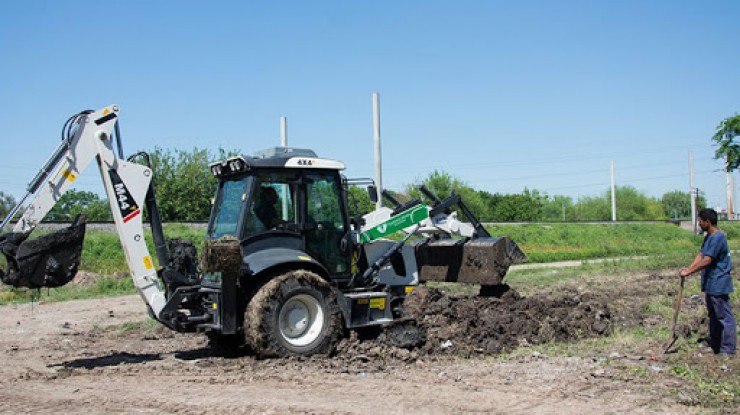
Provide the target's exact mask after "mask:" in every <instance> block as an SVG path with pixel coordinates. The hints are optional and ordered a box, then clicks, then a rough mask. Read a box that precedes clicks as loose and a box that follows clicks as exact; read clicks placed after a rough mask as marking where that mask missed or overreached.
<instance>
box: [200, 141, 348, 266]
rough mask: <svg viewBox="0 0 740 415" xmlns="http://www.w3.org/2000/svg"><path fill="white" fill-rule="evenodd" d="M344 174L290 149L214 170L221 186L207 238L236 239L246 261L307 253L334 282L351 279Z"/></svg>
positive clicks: (234, 160) (236, 159)
mask: <svg viewBox="0 0 740 415" xmlns="http://www.w3.org/2000/svg"><path fill="white" fill-rule="evenodd" d="M342 169H344V164H343V163H341V162H338V161H334V160H328V159H321V158H319V157H318V156H317V155H316V153H314V152H313V151H311V150H305V149H295V148H285V147H277V148H273V149H269V150H265V151H262V152H259V153H257V154H255V155H254V156H253V157H244V156H237V157H232V158H229V159H226V160H223V161H221V162H218V163H214V164H212V165H211V172H212V173H213V175H214V176H216V177H218V178H219V180H220V183H219V188H218V192H217V194H216V198H215V200H214V205H213V211H212V214H211V220H210V223H209V225H208V231H207V237H208V238H209V239H217V238H222V237H225V236H232V237H235V238H237V239H239V240H240V241H242V242H241V245H242V251H243V252H244V255H245V256H247V255H249V253H251V252H253V253H258V252H263V251H264V250H265V249H268V248H278V249H291V250H293V251H294V252H305V253H307V254H308V255H310V257H311V259H313V260H315V261H316V262H317V263H318V264H321V266H322V267H323V268H324V269H325V270H326V271H327V272H328V273H329V274H330V275H332V276H333V277H341V276H347V277H348V276H349V272H350V260H351V255H348V252H349V251H348V250H349V249H350V247H349V243H348V241H349V240H350V239H349V232H350V227H349V219H348V217H347V209H346V206H344V203H345V202H344V200H345V198H344V197H343V187H342V177H341V175H340V171H341V170H342ZM280 252H284V251H280ZM278 253H279V252H278V251H273V252H272V254H273V255H274V254H278Z"/></svg>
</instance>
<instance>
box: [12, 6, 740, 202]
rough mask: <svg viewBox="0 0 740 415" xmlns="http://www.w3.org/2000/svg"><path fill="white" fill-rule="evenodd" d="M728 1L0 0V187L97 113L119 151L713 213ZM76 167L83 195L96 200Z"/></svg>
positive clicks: (724, 107)
mask: <svg viewBox="0 0 740 415" xmlns="http://www.w3.org/2000/svg"><path fill="white" fill-rule="evenodd" d="M737 16H740V2H737V1H704V2H695V1H620V2H613V1H609V2H607V1H567V0H564V1H552V2H550V1H548V2H544V1H543V2H539V1H518V2H496V1H462V2H443V1H404V2H396V1H373V2H370V1H365V2H360V1H344V2H340V1H336V2H327V1H310V2H307V1H295V2H282V1H274V2H247V1H242V2H218V1H213V2H196V1H177V2H175V1H159V2H153V1H124V2H107V3H106V2H76V1H64V2H61V1H24V2H10V1H3V2H2V3H0V56H1V57H2V58H0V61H1V62H2V64H1V65H0V137H2V138H0V140H1V141H0V142H2V144H3V156H4V157H3V163H0V190H2V191H3V192H6V193H10V194H12V195H14V196H16V197H20V196H22V194H23V193H24V189H25V185H26V183H27V182H28V181H29V180H30V179H31V178H32V177H33V175H34V174H35V173H36V171H37V170H38V168H39V167H40V166H41V165H42V164H43V162H44V161H45V160H46V158H47V157H48V156H49V154H50V153H51V152H52V150H53V149H54V148H55V147H56V145H57V144H58V141H59V137H60V130H61V127H62V124H63V123H64V121H65V120H66V119H67V118H68V117H69V116H70V115H72V114H73V113H76V112H78V111H81V110H83V109H88V108H90V109H96V108H100V107H102V106H105V105H108V104H111V103H117V104H119V105H120V106H121V111H122V114H121V129H122V135H123V139H124V149H125V151H126V153H127V154H130V153H133V152H134V151H137V150H151V149H153V148H154V146H159V147H162V148H181V149H187V150H189V149H192V148H195V147H198V148H208V149H212V150H216V149H218V148H219V147H221V148H225V149H229V150H231V149H233V150H239V151H241V152H243V153H246V154H251V153H253V152H254V151H256V150H260V149H263V148H267V147H270V146H274V145H277V144H278V143H279V137H280V130H279V119H280V117H281V116H287V118H288V139H289V144H290V145H291V146H295V147H306V148H312V149H314V150H315V151H316V152H317V153H319V154H320V155H322V156H324V157H328V158H334V159H338V160H342V161H344V162H345V163H346V164H347V166H348V169H347V171H346V174H347V175H348V176H350V177H371V176H373V166H374V164H373V140H372V137H373V134H372V93H373V92H374V91H378V92H379V93H380V100H381V122H382V126H381V131H382V139H383V142H382V149H383V157H384V158H383V167H384V176H383V181H384V185H385V187H388V188H391V189H396V190H400V189H402V188H403V187H405V186H406V185H408V184H412V183H415V182H418V181H420V180H421V179H422V178H424V177H426V176H427V175H428V174H429V173H430V172H431V171H433V170H435V169H439V170H443V171H446V172H448V173H450V174H452V175H454V176H455V177H457V178H460V179H461V180H463V181H465V182H467V183H468V184H469V185H471V186H473V187H475V188H477V189H482V190H487V191H489V192H492V193H493V192H502V193H518V192H521V191H522V190H523V189H524V188H525V187H526V188H529V189H538V190H540V191H543V192H546V193H547V194H549V195H567V196H572V197H574V198H576V199H577V198H578V197H582V196H595V195H599V194H602V193H603V192H605V191H606V190H607V189H608V187H609V183H610V174H609V163H610V160H614V163H615V170H616V181H617V184H618V185H630V186H634V187H636V188H637V189H639V190H641V191H643V192H645V193H647V194H649V195H651V196H657V197H659V196H661V195H662V194H663V193H665V192H668V191H671V190H687V189H688V187H689V176H688V162H687V159H688V153H689V151H691V152H692V153H693V156H694V169H695V182H696V185H697V186H698V187H699V188H700V189H702V190H703V191H704V192H705V194H706V196H707V198H708V199H709V202H710V205H712V206H724V205H725V203H726V202H725V200H726V198H725V177H724V174H723V173H722V172H721V170H722V163H721V162H720V161H717V160H714V159H713V154H714V147H713V146H712V143H711V140H710V137H711V136H712V134H713V133H714V131H715V127H716V126H717V124H718V122H719V121H720V120H721V119H723V118H725V117H727V116H732V115H734V114H736V113H738V112H740V76H738V73H739V72H738V69H739V68H740V65H739V63H740V54H738V53H737V51H738V46H737V41H738V39H740V25H738V24H737ZM98 180H99V179H98V176H97V174H96V173H95V172H94V171H89V172H88V173H87V174H86V175H85V176H84V177H82V178H80V179H79V180H78V183H79V187H80V188H82V189H84V190H95V189H100V186H99V184H98Z"/></svg>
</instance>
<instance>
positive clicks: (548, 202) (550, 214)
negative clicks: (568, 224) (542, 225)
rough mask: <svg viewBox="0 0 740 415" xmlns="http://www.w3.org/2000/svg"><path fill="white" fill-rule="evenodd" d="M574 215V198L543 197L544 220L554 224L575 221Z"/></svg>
mask: <svg viewBox="0 0 740 415" xmlns="http://www.w3.org/2000/svg"><path fill="white" fill-rule="evenodd" d="M563 212H565V217H563ZM574 214H575V212H574V211H573V199H572V198H570V197H568V196H560V195H555V196H553V197H549V196H547V195H544V196H543V197H542V220H544V221H553V222H554V221H566V220H573V217H574Z"/></svg>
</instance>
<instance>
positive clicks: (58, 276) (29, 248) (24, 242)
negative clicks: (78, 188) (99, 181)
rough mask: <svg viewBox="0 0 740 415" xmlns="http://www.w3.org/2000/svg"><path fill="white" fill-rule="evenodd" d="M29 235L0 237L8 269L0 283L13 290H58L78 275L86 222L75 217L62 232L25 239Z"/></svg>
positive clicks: (16, 234)
mask: <svg viewBox="0 0 740 415" xmlns="http://www.w3.org/2000/svg"><path fill="white" fill-rule="evenodd" d="M28 235H29V234H28V233H9V234H6V235H3V236H1V237H0V251H2V253H3V255H5V258H6V261H7V269H6V270H5V271H3V270H0V280H2V282H3V283H5V284H8V285H12V286H14V287H28V288H41V287H60V286H62V285H65V284H67V283H68V282H70V281H72V279H73V278H74V277H75V275H77V269H78V268H79V266H80V257H81V254H82V243H83V242H84V239H85V218H84V216H81V217H78V218H77V219H76V220H75V222H74V223H73V224H72V225H71V226H69V227H67V228H64V229H61V230H58V231H56V232H52V233H48V234H45V235H41V236H39V237H38V238H35V239H30V240H29V239H27V238H28Z"/></svg>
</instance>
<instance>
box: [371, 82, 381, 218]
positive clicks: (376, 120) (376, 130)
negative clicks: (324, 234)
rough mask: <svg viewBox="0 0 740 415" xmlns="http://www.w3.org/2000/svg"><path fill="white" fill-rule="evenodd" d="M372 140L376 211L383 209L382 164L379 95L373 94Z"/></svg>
mask: <svg viewBox="0 0 740 415" xmlns="http://www.w3.org/2000/svg"><path fill="white" fill-rule="evenodd" d="M373 140H374V142H375V186H376V187H377V188H378V202H377V203H376V204H375V208H376V209H380V208H381V207H383V197H382V196H381V194H382V192H383V163H382V155H381V152H380V94H378V93H377V92H373Z"/></svg>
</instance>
